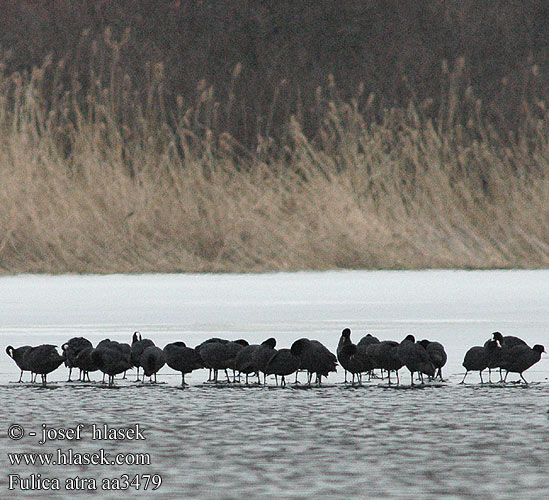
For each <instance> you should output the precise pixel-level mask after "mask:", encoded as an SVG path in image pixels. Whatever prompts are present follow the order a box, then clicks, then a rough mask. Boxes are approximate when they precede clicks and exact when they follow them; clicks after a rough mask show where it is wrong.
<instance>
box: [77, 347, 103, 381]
mask: <svg viewBox="0 0 549 500" xmlns="http://www.w3.org/2000/svg"><path fill="white" fill-rule="evenodd" d="M94 350H95V349H94V348H93V347H92V346H90V347H86V348H85V349H82V350H81V351H80V352H79V353H78V355H77V356H76V358H75V359H74V366H75V367H76V368H79V369H80V370H81V371H82V380H84V381H85V380H86V377H87V378H88V382H90V372H95V371H97V370H99V367H98V366H97V364H96V363H95V362H94V361H93V359H92V353H93V351H94Z"/></svg>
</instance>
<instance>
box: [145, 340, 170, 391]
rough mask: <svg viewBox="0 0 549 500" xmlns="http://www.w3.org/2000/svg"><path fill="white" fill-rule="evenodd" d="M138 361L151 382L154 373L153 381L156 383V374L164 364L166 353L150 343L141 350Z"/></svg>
mask: <svg viewBox="0 0 549 500" xmlns="http://www.w3.org/2000/svg"><path fill="white" fill-rule="evenodd" d="M139 363H140V365H141V366H142V367H143V373H144V374H145V376H146V377H149V379H150V381H151V382H152V376H153V375H154V382H155V383H156V374H157V373H158V370H160V368H162V367H163V366H164V365H165V364H166V355H165V354H164V351H163V350H162V349H160V347H156V346H155V345H152V346H149V347H147V348H146V349H145V350H144V351H143V354H142V355H141V358H140V359H139Z"/></svg>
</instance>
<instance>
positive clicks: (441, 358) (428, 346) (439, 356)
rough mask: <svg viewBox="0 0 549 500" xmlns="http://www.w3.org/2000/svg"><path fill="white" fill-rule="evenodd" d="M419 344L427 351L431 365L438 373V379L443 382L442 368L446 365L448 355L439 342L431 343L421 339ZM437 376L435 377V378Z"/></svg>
mask: <svg viewBox="0 0 549 500" xmlns="http://www.w3.org/2000/svg"><path fill="white" fill-rule="evenodd" d="M419 343H420V344H421V345H422V346H423V348H424V349H425V350H426V351H427V354H428V355H429V358H430V359H431V363H433V365H434V367H435V369H436V370H438V373H437V375H438V377H439V378H440V380H441V381H443V378H442V367H443V366H444V365H445V364H446V361H447V360H448V355H447V354H446V351H445V350H444V346H443V345H442V344H441V343H439V342H431V341H430V340H427V339H423V340H422V341H421V342H419ZM437 375H435V377H436V376H437Z"/></svg>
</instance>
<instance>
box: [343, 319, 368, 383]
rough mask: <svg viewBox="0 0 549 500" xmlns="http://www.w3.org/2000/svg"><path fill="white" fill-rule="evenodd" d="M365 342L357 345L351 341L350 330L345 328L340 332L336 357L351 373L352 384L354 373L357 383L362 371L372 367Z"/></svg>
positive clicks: (359, 380) (360, 379)
mask: <svg viewBox="0 0 549 500" xmlns="http://www.w3.org/2000/svg"><path fill="white" fill-rule="evenodd" d="M368 345H369V344H367V343H365V344H363V345H361V346H358V345H355V344H353V343H352V341H351V330H349V328H345V329H344V330H343V331H342V332H341V338H340V340H339V344H338V348H337V359H338V361H339V364H340V365H341V366H342V367H343V368H344V370H345V371H346V372H347V371H348V372H350V373H351V375H352V377H353V378H352V382H351V383H352V384H353V385H354V383H355V375H356V376H357V378H358V383H359V384H362V373H364V372H369V371H371V370H372V369H373V368H374V364H373V361H372V359H371V358H370V356H369V355H368V353H367V350H368Z"/></svg>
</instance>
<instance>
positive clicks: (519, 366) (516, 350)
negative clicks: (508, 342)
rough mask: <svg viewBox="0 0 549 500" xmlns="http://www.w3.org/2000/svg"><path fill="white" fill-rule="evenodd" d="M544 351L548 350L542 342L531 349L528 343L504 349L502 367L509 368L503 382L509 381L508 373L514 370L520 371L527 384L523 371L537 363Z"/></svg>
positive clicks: (514, 371) (515, 371)
mask: <svg viewBox="0 0 549 500" xmlns="http://www.w3.org/2000/svg"><path fill="white" fill-rule="evenodd" d="M544 352H546V351H545V347H543V346H542V345H540V344H536V345H535V346H534V347H532V348H531V349H530V347H528V346H527V345H522V344H518V345H515V346H514V347H510V348H507V349H502V353H501V367H502V368H503V369H504V370H507V373H506V374H505V378H504V379H503V382H507V375H509V373H510V372H512V373H518V374H519V375H520V378H521V379H522V380H523V381H524V383H525V384H527V383H528V382H527V380H526V379H525V378H524V377H523V375H522V373H523V372H525V371H526V370H528V368H530V367H531V366H533V365H535V364H536V363H537V362H538V361H539V360H540V359H541V354H542V353H544Z"/></svg>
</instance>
